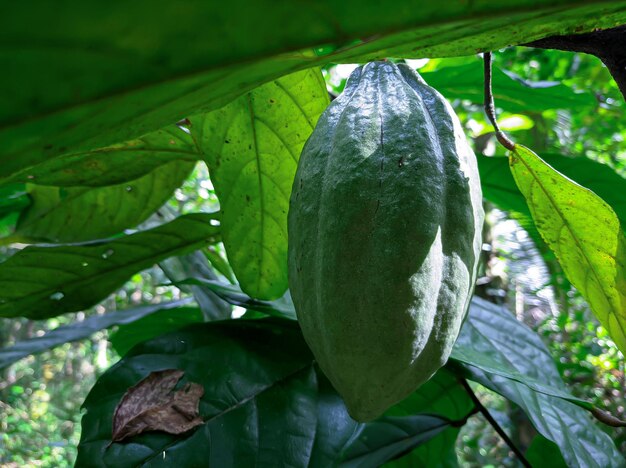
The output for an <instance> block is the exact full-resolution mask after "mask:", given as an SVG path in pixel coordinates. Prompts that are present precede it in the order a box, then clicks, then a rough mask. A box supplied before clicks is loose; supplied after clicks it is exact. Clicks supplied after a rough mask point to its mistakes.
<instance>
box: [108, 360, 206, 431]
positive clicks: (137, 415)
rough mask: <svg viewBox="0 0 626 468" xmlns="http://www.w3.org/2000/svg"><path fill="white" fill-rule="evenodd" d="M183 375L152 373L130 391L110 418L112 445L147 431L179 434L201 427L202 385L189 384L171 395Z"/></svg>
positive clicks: (174, 372)
mask: <svg viewBox="0 0 626 468" xmlns="http://www.w3.org/2000/svg"><path fill="white" fill-rule="evenodd" d="M184 374H185V373H184V372H183V371H181V370H178V369H166V370H162V371H158V372H151V373H150V375H148V377H146V378H145V379H143V380H142V381H140V382H139V383H138V384H137V385H135V386H134V387H131V388H129V389H128V391H127V392H126V393H125V394H124V396H123V397H122V399H121V400H120V402H119V403H118V405H117V407H116V408H115V413H114V414H113V436H112V440H113V442H119V441H120V440H123V439H125V438H127V437H132V436H135V435H138V434H141V433H143V432H146V431H163V432H167V433H169V434H182V433H183V432H187V431H188V430H190V429H193V428H194V427H196V426H198V425H200V424H202V422H203V421H202V418H201V417H200V416H199V413H198V405H199V403H200V398H202V395H204V388H203V387H202V385H200V384H197V383H193V382H191V383H188V384H186V385H185V386H184V387H183V388H181V389H179V390H176V391H174V387H176V384H177V383H178V381H179V380H180V379H181V378H182V376H183V375H184Z"/></svg>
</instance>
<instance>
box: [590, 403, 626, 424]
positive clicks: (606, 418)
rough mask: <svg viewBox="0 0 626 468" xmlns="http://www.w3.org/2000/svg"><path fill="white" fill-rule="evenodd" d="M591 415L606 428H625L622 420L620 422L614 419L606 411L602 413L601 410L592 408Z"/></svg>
mask: <svg viewBox="0 0 626 468" xmlns="http://www.w3.org/2000/svg"><path fill="white" fill-rule="evenodd" d="M591 414H593V416H594V418H596V419H597V420H598V421H600V422H602V423H604V424H606V425H607V426H611V427H626V421H623V420H621V419H619V418H616V417H615V416H613V415H612V414H611V413H608V412H606V411H602V410H601V409H598V408H593V409H592V410H591Z"/></svg>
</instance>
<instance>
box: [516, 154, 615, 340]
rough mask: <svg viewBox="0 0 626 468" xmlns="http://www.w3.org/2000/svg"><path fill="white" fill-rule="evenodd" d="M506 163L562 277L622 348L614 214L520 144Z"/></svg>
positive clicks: (589, 193) (598, 199)
mask: <svg viewBox="0 0 626 468" xmlns="http://www.w3.org/2000/svg"><path fill="white" fill-rule="evenodd" d="M510 166H511V172H512V173H513V177H514V178H515V182H516V183H517V186H518V187H519V189H520V191H521V192H522V193H523V194H524V197H525V198H526V201H527V203H528V207H529V208H530V211H531V213H532V217H533V220H534V222H535V225H536V226H537V229H538V230H539V233H540V234H541V236H542V237H543V239H544V240H545V241H546V243H547V244H548V246H549V247H550V249H551V250H552V251H553V252H554V253H555V255H556V257H557V259H558V260H559V263H560V265H561V267H562V268H563V271H564V272H565V275H566V276H567V278H568V279H569V280H570V281H571V283H572V284H573V285H574V286H576V288H577V289H578V290H579V291H580V292H581V293H582V295H583V296H584V297H585V299H587V302H589V305H590V306H591V309H592V311H593V312H594V314H595V315H596V317H597V318H598V320H599V321H600V323H601V324H602V325H603V326H604V327H605V328H606V329H607V331H608V333H609V335H610V336H611V338H612V339H613V341H615V343H616V344H617V346H618V347H619V348H620V349H621V350H622V351H625V352H626V239H625V238H624V233H623V231H622V228H621V226H620V222H619V219H618V218H617V216H616V215H615V212H614V211H613V209H612V208H611V207H610V206H609V205H608V204H607V203H606V202H605V201H604V200H602V199H601V198H600V197H598V196H597V195H596V194H595V193H593V192H592V191H590V190H588V189H586V188H584V187H582V186H580V185H578V184H576V183H575V182H573V181H572V180H570V179H568V178H566V177H565V176H563V175H562V174H560V173H559V172H557V171H556V170H554V169H553V168H552V167H550V166H549V165H548V164H546V163H545V162H544V161H543V160H542V159H541V158H539V156H537V155H536V154H535V153H533V152H532V151H530V150H529V149H527V148H525V147H523V146H520V145H516V147H515V149H514V150H513V151H512V152H511V154H510Z"/></svg>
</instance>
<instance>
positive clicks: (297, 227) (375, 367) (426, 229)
mask: <svg viewBox="0 0 626 468" xmlns="http://www.w3.org/2000/svg"><path fill="white" fill-rule="evenodd" d="M483 216H484V215H483V210H482V194H481V189H480V181H479V178H478V170H477V166H476V158H475V156H474V153H473V152H472V149H471V148H470V147H469V145H468V143H467V141H466V139H465V136H464V134H463V130H462V128H461V125H460V123H459V120H458V118H457V116H456V115H455V113H454V111H453V110H452V108H451V106H450V105H449V104H448V102H447V101H446V100H445V99H444V98H443V97H442V96H441V95H440V94H439V93H438V92H437V91H436V90H434V89H433V88H431V87H429V86H428V85H427V84H426V83H425V82H424V81H423V79H422V78H421V77H420V76H419V75H418V74H417V73H416V72H415V71H413V70H412V69H410V68H409V67H407V66H405V65H395V64H393V63H388V62H373V63H369V64H367V65H365V66H363V67H359V68H357V69H356V70H355V71H354V72H353V73H352V75H351V76H350V78H349V80H348V82H347V84H346V88H345V90H344V92H343V93H342V94H341V95H340V96H339V97H338V98H337V99H335V100H334V101H333V102H332V104H331V105H330V106H329V107H328V108H327V110H326V111H325V112H324V114H323V115H322V117H321V118H320V120H319V122H318V124H317V126H316V128H315V130H314V132H313V134H312V135H311V137H310V138H309V140H308V141H307V143H306V144H305V146H304V148H303V151H302V155H301V157H300V161H299V165H298V170H297V172H296V177H295V180H294V185H293V189H292V194H291V200H290V209H289V218H288V229H289V283H290V287H291V294H292V297H293V301H294V304H295V307H296V312H297V315H298V320H299V323H300V326H301V327H302V331H303V334H304V337H305V339H306V341H307V343H308V345H309V346H310V348H311V349H312V351H313V354H314V356H315V358H316V360H317V362H318V363H319V365H320V367H321V369H322V370H323V371H324V373H325V374H326V375H327V376H328V378H329V379H330V381H331V382H332V383H333V385H334V387H335V389H336V390H337V391H338V392H339V394H340V395H341V396H342V397H343V399H344V401H345V403H346V406H347V407H348V411H349V412H350V414H351V415H352V417H353V418H354V419H356V420H358V421H368V420H371V419H374V418H376V417H378V416H380V415H381V414H382V413H383V412H384V411H385V410H386V409H387V408H388V407H390V406H391V405H393V404H395V403H396V402H398V401H400V400H402V399H403V398H405V397H406V396H408V395H409V394H410V393H411V392H413V391H414V390H415V389H417V388H418V387H419V386H420V385H421V384H422V383H424V382H425V381H427V380H428V379H429V378H430V377H431V376H432V375H433V374H434V373H435V372H436V371H437V369H439V368H440V367H441V366H443V365H444V364H445V362H446V361H447V359H448V356H449V354H450V352H451V349H452V346H453V344H454V342H455V340H456V338H457V335H458V332H459V328H460V327H461V324H462V322H463V320H464V318H465V315H466V312H467V308H468V306H469V301H470V298H471V295H472V291H473V287H474V282H475V279H476V266H477V261H478V256H479V252H480V248H481V227H482V222H483Z"/></svg>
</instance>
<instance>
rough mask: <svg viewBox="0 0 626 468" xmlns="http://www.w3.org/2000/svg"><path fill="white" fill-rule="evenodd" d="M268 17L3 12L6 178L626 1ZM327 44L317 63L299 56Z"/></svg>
mask: <svg viewBox="0 0 626 468" xmlns="http://www.w3.org/2000/svg"><path fill="white" fill-rule="evenodd" d="M339 5H340V6H339ZM267 8H268V4H266V3H264V2H243V3H242V2H231V3H229V2H201V3H198V4H194V5H190V6H188V7H186V8H180V7H178V6H174V5H170V6H161V7H159V8H154V5H153V3H152V2H149V1H148V0H139V1H138V2H134V3H132V4H127V3H123V4H122V3H120V4H116V5H110V4H106V5H105V4H102V5H99V4H89V5H86V4H84V3H82V2H79V1H78V0H73V1H68V2H65V3H63V4H60V5H54V6H53V5H51V4H48V3H46V2H41V3H39V4H38V5H37V8H35V9H33V8H32V5H27V4H22V3H20V2H12V3H11V4H10V6H8V7H7V8H6V9H5V11H4V12H3V13H4V14H3V15H2V16H1V17H0V31H2V35H1V37H2V39H1V40H2V43H3V44H4V46H3V49H2V54H1V55H2V63H3V69H4V70H5V71H6V73H2V74H1V75H0V89H2V90H3V98H2V105H0V141H2V142H3V145H2V152H1V153H0V179H2V178H4V177H9V176H11V175H13V174H15V173H20V172H22V171H26V170H28V169H29V168H34V167H36V166H37V165H38V164H40V163H43V162H45V163H46V164H51V163H52V161H53V160H54V159H56V158H57V157H59V156H61V155H64V154H80V153H85V152H88V151H91V150H93V149H94V148H102V147H106V146H109V145H112V144H116V143H119V142H124V141H129V140H133V139H136V138H139V137H141V136H142V135H146V134H148V133H150V132H153V131H156V130H158V129H160V128H164V127H166V126H168V125H171V124H173V123H174V122H177V121H178V120H179V119H181V118H184V117H186V116H189V115H193V114H196V113H200V112H209V111H211V110H214V109H217V108H219V107H221V106H223V105H225V104H227V103H228V102H229V101H231V100H232V99H234V98H236V97H238V96H240V95H241V94H243V93H245V92H246V91H249V90H250V89H253V88H255V87H256V86H258V85H259V84H261V83H265V82H268V81H270V80H273V79H276V78H278V77H280V76H282V75H284V74H287V73H292V72H294V71H297V70H300V69H304V68H309V67H314V66H319V65H322V64H324V63H328V62H334V63H339V62H344V63H350V62H358V61H368V60H371V59H374V58H383V57H407V58H420V57H437V56H439V57H449V56H458V55H472V54H475V53H476V51H477V50H495V49H498V48H501V47H504V46H508V45H511V44H519V43H523V42H528V41H532V40H534V39H539V38H541V37H546V36H551V35H555V34H563V33H567V32H574V31H576V32H580V33H582V32H586V31H590V30H592V29H594V28H603V27H604V28H606V27H613V26H615V25H617V24H623V23H624V22H626V3H625V2H624V1H607V2H601V3H596V2H593V3H591V2H587V1H583V0H575V1H567V2H566V1H564V0H543V1H541V2H535V1H530V0H507V1H502V2H498V3H497V4H493V3H492V2H479V3H475V4H474V3H472V4H467V5H465V4H463V5H461V4H456V3H445V4H444V3H441V4H439V3H433V4H430V5H421V6H420V8H415V3H414V2H412V1H409V0H399V1H397V2H394V7H393V8H389V7H388V5H384V4H382V3H380V4H379V3H372V4H367V5H365V4H363V2H359V1H356V0H347V1H344V2H341V3H340V4H339V3H337V2H334V1H324V2H321V3H316V4H311V3H308V2H302V1H296V2H290V3H285V4H281V5H280V7H276V5H272V15H270V16H269V17H268V16H267ZM242 11H245V13H246V14H242ZM50 18H54V19H55V20H54V21H51V20H50ZM136 18H142V21H137V20H136ZM259 18H264V20H263V21H259ZM225 44H227V47H225ZM323 45H328V46H329V47H327V51H326V53H324V54H323V55H322V56H318V57H315V56H311V55H310V54H298V53H295V52H294V51H296V50H302V49H305V48H310V47H319V46H323ZM138 175H139V174H136V175H135V177H137V176H138Z"/></svg>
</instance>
